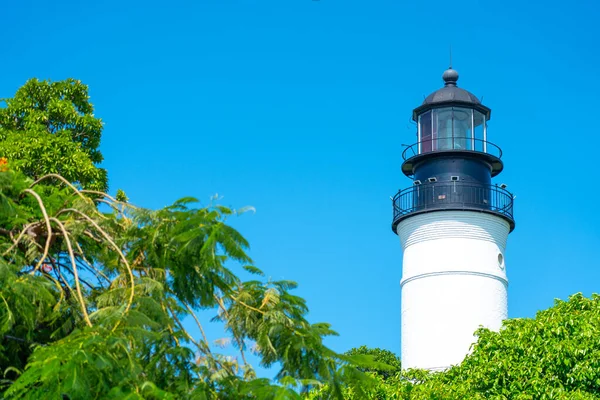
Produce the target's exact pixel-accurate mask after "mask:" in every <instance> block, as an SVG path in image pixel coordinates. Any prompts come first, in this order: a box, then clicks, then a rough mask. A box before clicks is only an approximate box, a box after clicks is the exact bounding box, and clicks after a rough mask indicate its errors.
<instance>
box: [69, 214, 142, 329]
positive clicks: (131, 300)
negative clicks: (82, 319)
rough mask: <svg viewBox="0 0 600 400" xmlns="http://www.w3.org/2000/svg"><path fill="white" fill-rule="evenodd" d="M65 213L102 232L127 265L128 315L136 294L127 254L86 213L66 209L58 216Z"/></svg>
mask: <svg viewBox="0 0 600 400" xmlns="http://www.w3.org/2000/svg"><path fill="white" fill-rule="evenodd" d="M65 212H74V213H76V214H78V215H80V216H82V217H83V218H84V219H86V220H87V221H88V222H89V223H90V224H92V225H93V226H94V227H95V228H96V229H97V230H98V232H100V233H101V234H102V236H104V238H105V239H106V240H107V241H108V243H110V245H111V246H112V247H113V248H114V249H115V250H116V251H117V254H119V257H120V258H121V260H123V263H124V264H125V267H126V268H127V272H128V273H129V279H130V280H131V293H130V295H129V301H128V302H127V306H126V307H125V311H124V313H127V312H128V311H129V309H130V308H131V305H132V304H133V299H134V292H135V280H134V277H133V272H132V270H131V266H130V265H129V262H128V261H127V258H126V257H125V254H123V252H122V251H121V249H120V248H119V246H117V245H116V244H115V242H114V241H113V240H112V238H111V237H110V235H109V234H108V233H106V232H105V231H104V229H102V228H101V227H100V225H98V224H97V223H96V221H94V220H93V219H92V218H90V217H89V216H88V215H86V214H85V213H83V212H81V211H79V210H77V209H75V208H65V209H63V210H60V211H59V212H58V213H57V215H59V214H62V213H65ZM119 324H120V321H119V322H117V324H116V325H115V327H114V328H113V331H114V330H115V329H117V327H118V326H119Z"/></svg>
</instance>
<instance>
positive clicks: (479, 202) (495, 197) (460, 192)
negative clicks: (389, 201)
mask: <svg viewBox="0 0 600 400" xmlns="http://www.w3.org/2000/svg"><path fill="white" fill-rule="evenodd" d="M513 201H514V197H513V195H512V194H511V193H510V192H509V191H508V190H506V189H503V188H501V187H500V186H496V185H484V184H479V183H473V182H471V183H468V182H460V181H451V182H428V183H423V184H420V185H414V186H412V187H409V188H407V189H404V190H401V191H399V192H398V193H397V194H396V195H395V196H394V198H393V206H394V220H393V224H392V225H393V227H394V229H395V226H396V225H397V224H398V222H399V221H400V220H401V219H403V218H404V217H406V216H408V215H409V214H412V213H417V212H426V211H433V210H444V209H449V210H477V211H487V212H492V213H496V214H500V216H502V217H504V218H506V219H507V220H508V221H509V223H510V225H511V229H512V228H514V218H513Z"/></svg>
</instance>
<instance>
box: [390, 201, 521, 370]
mask: <svg viewBox="0 0 600 400" xmlns="http://www.w3.org/2000/svg"><path fill="white" fill-rule="evenodd" d="M509 231H510V226H509V224H508V222H506V220H504V219H503V218H500V217H497V216H494V215H491V214H488V213H485V212H473V211H434V212H430V213H426V214H416V215H414V216H411V217H409V218H407V219H405V220H403V221H401V222H400V223H399V224H398V227H397V233H398V236H399V237H400V242H401V245H402V249H403V252H404V257H403V265H402V281H401V283H400V285H401V289H402V318H401V320H402V332H401V333H402V335H401V336H402V346H401V347H402V349H401V352H402V356H401V359H402V367H403V368H405V369H408V368H424V369H431V370H439V369H445V368H448V367H449V366H451V365H453V364H458V363H460V362H461V361H462V360H463V359H464V357H465V355H466V354H467V353H468V352H469V347H470V346H471V344H472V343H473V342H475V340H476V338H475V337H474V336H473V333H474V332H475V330H476V329H477V328H478V327H479V326H480V325H483V326H484V327H487V328H490V329H493V330H498V329H499V328H500V327H501V324H502V320H503V319H506V318H507V286H508V281H507V278H506V272H505V268H504V251H505V248H506V240H507V238H508V234H509Z"/></svg>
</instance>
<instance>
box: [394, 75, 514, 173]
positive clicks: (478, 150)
mask: <svg viewBox="0 0 600 400" xmlns="http://www.w3.org/2000/svg"><path fill="white" fill-rule="evenodd" d="M442 79H443V80H444V87H443V88H441V89H439V90H437V91H435V92H433V93H432V94H430V95H429V96H427V97H426V98H425V100H424V101H423V104H422V105H421V106H419V107H417V108H416V109H414V110H413V116H412V118H413V120H414V121H415V122H416V123H417V143H415V144H413V145H412V146H408V147H407V148H406V149H405V150H404V153H403V158H404V160H405V162H404V164H403V166H402V170H403V172H404V173H405V174H406V175H408V176H412V175H414V168H415V166H416V162H418V161H420V160H422V159H423V158H425V156H429V155H431V156H435V155H436V154H438V153H440V155H448V154H447V153H448V152H451V153H456V152H461V153H463V152H466V153H472V156H473V157H476V158H479V159H482V160H485V161H487V162H488V163H489V165H490V167H491V175H492V176H495V175H497V174H498V173H500V171H501V170H502V167H503V166H502V162H501V161H500V158H501V156H502V151H501V150H500V148H499V147H497V146H496V145H494V144H492V143H490V142H489V141H488V132H487V122H488V121H489V119H490V115H491V110H490V109H489V108H488V107H486V106H484V105H483V104H481V102H480V101H479V99H477V97H476V96H475V95H473V94H472V93H470V92H468V91H467V90H464V89H462V88H459V87H458V86H457V84H456V83H457V81H458V72H457V71H456V70H454V69H452V68H449V69H447V70H446V71H445V72H444V74H443V75H442ZM442 153H443V154H442ZM463 156H467V157H469V155H468V154H463Z"/></svg>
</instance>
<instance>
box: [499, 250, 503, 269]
mask: <svg viewBox="0 0 600 400" xmlns="http://www.w3.org/2000/svg"><path fill="white" fill-rule="evenodd" d="M498 266H499V267H500V269H504V256H503V255H502V253H498Z"/></svg>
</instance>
